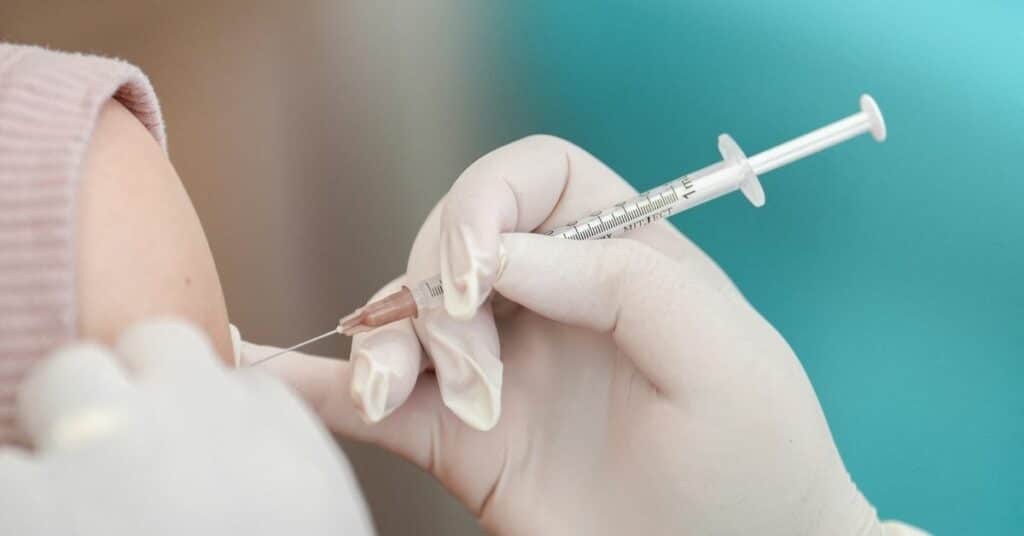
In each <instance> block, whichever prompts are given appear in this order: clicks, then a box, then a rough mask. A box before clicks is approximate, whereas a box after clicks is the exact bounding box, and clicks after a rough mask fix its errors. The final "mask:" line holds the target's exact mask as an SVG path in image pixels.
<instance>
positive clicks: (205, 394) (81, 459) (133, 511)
mask: <svg viewBox="0 0 1024 536" xmlns="http://www.w3.org/2000/svg"><path fill="white" fill-rule="evenodd" d="M116 350H117V353H118V356H117V358H115V356H114V355H112V354H111V353H110V352H108V351H107V350H106V349H104V348H102V347H99V346H96V345H89V344H83V345H78V346H74V347H71V348H68V349H65V350H63V351H60V352H58V353H57V354H56V355H54V356H53V357H51V358H50V359H48V360H47V361H45V362H43V363H42V364H41V365H40V366H39V367H38V368H37V369H35V371H34V373H32V375H31V376H30V377H29V378H28V379H27V380H26V382H25V384H24V385H23V389H22V391H21V394H20V397H19V406H18V409H19V418H20V422H21V423H22V424H23V425H24V426H25V427H26V428H27V431H28V432H29V434H30V436H31V438H32V440H33V442H34V444H35V445H36V446H37V451H36V452H32V453H28V452H25V451H20V450H15V449H13V448H7V449H4V450H2V451H0V534H10V535H15V534H17V535H19V536H21V535H25V536H28V535H35V534H47V535H50V534H75V535H80V536H91V535H96V536H100V535H103V536H137V535H141V534H148V535H159V534H167V535H175V536H181V535H186V534H188V535H227V534H239V535H245V536H259V535H267V536H269V535H279V534H304V535H308V534H311V535H324V536H326V535H352V534H356V535H362V534H372V533H373V529H372V526H371V525H370V522H369V519H368V516H367V514H366V510H365V505H364V503H363V500H362V497H361V495H360V494H359V492H358V490H356V489H354V488H353V485H352V483H353V482H354V479H353V478H352V476H351V470H350V468H349V467H348V465H347V464H346V463H345V461H344V460H343V459H342V458H341V456H340V455H339V452H338V450H337V447H336V445H335V444H334V443H333V441H332V440H331V438H330V436H329V435H328V434H327V433H326V431H325V430H324V429H323V428H322V426H321V424H320V423H319V422H318V420H317V419H316V418H315V416H314V415H312V414H311V413H310V412H309V411H308V410H307V408H306V407H305V405H304V404H303V403H302V402H301V401H300V400H299V399H298V398H297V397H295V396H294V395H293V394H292V393H291V392H289V390H288V388H287V387H286V386H284V385H283V384H281V383H280V382H278V381H277V380H276V379H274V378H272V377H270V376H268V375H266V374H265V373H263V372H262V371H259V370H256V369H251V370H246V371H239V372H232V371H228V370H226V369H224V368H223V367H222V366H221V365H220V364H219V362H218V360H217V359H216V358H215V357H214V353H213V350H212V348H211V347H210V344H209V342H208V341H207V340H206V338H205V337H204V336H202V335H200V333H199V332H198V331H197V330H196V329H194V328H193V327H191V326H190V325H186V324H184V323H181V322H173V321H163V322H152V323H148V324H142V325H139V326H137V327H135V328H133V329H130V330H129V331H127V332H126V333H125V334H124V335H123V336H122V337H121V339H120V341H119V343H118V345H117V348H116ZM118 358H121V359H120V360H119V359H118ZM119 361H120V362H119ZM122 365H123V366H122Z"/></svg>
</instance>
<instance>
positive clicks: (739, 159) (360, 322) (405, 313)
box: [252, 95, 886, 365]
mask: <svg viewBox="0 0 1024 536" xmlns="http://www.w3.org/2000/svg"><path fill="white" fill-rule="evenodd" d="M867 132H870V133H871V136H872V137H873V138H875V141H878V142H882V141H885V134H886V132H885V121H884V119H883V118H882V112H881V110H879V108H878V105H877V104H876V103H875V100H874V99H872V98H871V96H870V95H861V97H860V111H859V112H857V113H855V114H853V115H851V116H849V117H845V118H843V119H840V120H839V121H836V122H834V123H831V124H829V125H825V126H824V127H821V128H819V129H817V130H814V131H812V132H809V133H807V134H804V135H803V136H800V137H798V138H794V139H792V140H790V141H787V142H786V143H783V144H781V145H777V146H775V147H773V148H771V149H768V150H767V151H764V152H761V153H758V154H756V155H754V156H752V157H750V158H747V156H746V155H745V154H744V153H743V150H742V149H740V147H739V145H737V144H736V142H735V141H734V140H733V139H732V137H730V136H729V135H728V134H722V135H720V136H719V137H718V151H719V152H720V153H721V154H722V161H721V162H716V163H714V164H711V165H710V166H707V167H705V168H703V169H699V170H697V171H695V172H693V173H688V174H686V175H683V176H681V177H679V178H677V179H675V180H672V181H669V182H668V183H665V184H663V185H661V186H658V187H656V188H654V189H652V190H648V191H646V192H644V193H642V194H640V195H637V196H636V197H634V198H632V199H628V200H626V201H623V202H622V203H619V204H617V205H614V206H612V207H609V208H607V209H604V210H601V211H598V212H595V213H593V214H590V215H589V216H586V217H584V218H581V219H579V220H577V221H574V222H572V223H568V224H566V225H564V226H562V227H558V228H557V229H552V230H550V231H547V232H546V233H544V234H546V235H549V236H554V237H558V238H565V239H569V240H596V239H600V238H609V237H613V236H617V235H620V234H622V233H626V232H629V231H632V230H634V229H638V228H640V227H644V226H646V225H649V224H651V223H654V222H656V221H658V220H661V219H663V218H667V217H669V216H672V215H674V214H678V213H680V212H682V211H684V210H689V209H691V208H693V207H695V206H697V205H700V204H702V203H706V202H708V201H711V200H712V199H717V198H719V197H722V196H723V195H725V194H728V193H731V192H733V191H735V190H740V191H741V192H743V195H744V196H746V198H747V199H748V200H749V201H750V202H751V203H752V204H753V205H754V206H755V207H760V206H762V205H764V190H763V189H762V188H761V181H760V180H759V179H758V176H759V175H761V174H762V173H767V172H769V171H772V170H775V169H778V168H780V167H782V166H784V165H786V164H789V163H790V162H794V161H796V160H799V159H801V158H803V157H805V156H810V155H812V154H814V153H816V152H818V151H821V150H824V149H826V148H828V147H831V146H833V145H838V144H840V143H842V142H844V141H846V140H849V139H851V138H854V137H856V136H859V135H861V134H864V133H867ZM443 305H444V287H443V285H442V283H441V276H439V275H438V276H434V277H431V278H428V279H424V280H422V281H420V282H419V283H416V284H414V285H412V286H406V287H402V289H401V290H399V291H398V292H395V293H393V294H390V295H388V296H385V297H384V298H381V299H379V300H376V301H374V302H371V303H368V304H366V305H365V306H363V307H360V308H359V309H357V310H356V311H355V312H353V313H352V314H350V315H348V316H346V317H344V318H342V319H341V320H340V321H339V322H338V327H337V328H335V329H333V330H331V331H329V332H327V333H324V334H322V335H318V336H317V337H314V338H312V339H309V340H308V341H303V342H301V343H299V344H297V345H295V346H293V347H291V348H289V349H287V350H284V351H281V352H278V353H276V354H273V355H270V356H267V357H264V358H262V359H260V360H259V361H256V362H255V363H252V365H256V364H259V363H262V362H263V361H266V360H268V359H271V358H274V357H277V356H278V355H281V354H283V353H285V352H288V351H291V350H294V349H296V348H299V347H301V346H305V345H306V344H309V343H311V342H313V341H316V340H319V339H322V338H324V337H327V336H329V335H333V334H335V333H340V334H343V335H349V336H351V335H355V334H357V333H362V332H364V331H368V330H370V329H373V328H375V327H379V326H383V325H386V324H390V323H392V322H396V321H398V320H402V319H405V318H416V317H417V316H419V315H420V313H422V312H423V311H426V310H430V309H437V308H440V307H442V306H443Z"/></svg>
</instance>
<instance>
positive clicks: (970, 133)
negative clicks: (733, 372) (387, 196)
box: [477, 0, 1024, 534]
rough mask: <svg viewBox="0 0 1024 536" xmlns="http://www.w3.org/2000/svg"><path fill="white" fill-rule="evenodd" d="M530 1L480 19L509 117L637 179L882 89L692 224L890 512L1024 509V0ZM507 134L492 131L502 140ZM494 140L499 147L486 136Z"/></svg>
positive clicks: (957, 530)
mask: <svg viewBox="0 0 1024 536" xmlns="http://www.w3.org/2000/svg"><path fill="white" fill-rule="evenodd" d="M768 4H769V3H768V2H737V1H726V2H717V3H715V5H714V6H711V5H698V4H694V5H688V4H686V3H683V2H653V1H651V2H615V3H597V2H587V1H576V2H515V3H507V4H505V5H503V6H501V7H495V8H492V10H491V11H490V12H489V13H488V14H487V15H486V18H487V20H485V21H483V23H482V24H481V25H480V30H479V31H480V33H479V35H478V36H477V39H478V41H479V42H480V44H481V46H482V48H483V49H484V52H483V54H484V56H485V59H486V61H485V62H484V64H485V65H486V67H484V68H483V69H482V70H481V72H480V73H479V76H480V77H481V78H482V79H486V80H487V81H488V84H489V86H490V89H489V93H488V97H487V99H488V102H487V104H488V108H489V110H490V111H489V112H488V113H489V114H490V115H489V116H488V117H487V118H485V120H486V122H487V123H488V124H489V125H490V127H489V128H490V129H491V133H490V134H491V136H490V137H493V138H494V139H498V140H511V139H514V138H517V137H519V136H522V135H526V134H529V133H535V132H546V133H551V134H556V135H559V136H563V137H565V138H568V139H571V140H573V141H575V142H577V143H578V144H579V145H581V146H583V147H584V148H586V149H588V150H590V151H591V152H593V153H594V154H595V155H597V156H598V157H599V158H601V159H603V160H604V161H606V162H607V163H608V164H609V165H611V166H612V167H613V168H614V169H615V170H617V171H618V172H619V173H620V174H622V175H623V176H624V177H626V178H627V179H628V180H630V181H631V182H632V183H633V184H634V185H635V186H636V187H637V188H640V189H643V188H646V187H650V186H654V185H656V184H659V183H661V182H663V181H665V180H667V179H669V178H673V177H675V176H676V175H678V174H680V173H681V172H684V171H691V170H694V169H697V168H699V167H702V166H704V165H706V164H708V163H710V162H712V161H714V160H716V159H717V158H719V157H718V153H717V150H716V143H715V139H716V136H717V135H718V134H719V133H720V132H728V133H730V134H732V135H733V137H734V138H735V139H736V140H737V141H738V142H739V144H740V146H741V147H743V148H744V150H745V151H746V152H747V153H748V154H753V153H756V152H758V151H760V150H763V149H765V148H767V147H769V146H770V145H773V144H775V143H779V142H781V141H783V140H785V139H788V138H791V137H793V136H796V135H798V134H802V133H804V132H805V131H808V130H810V129H812V128H816V127H818V126H820V125H822V124H824V123H826V122H829V121H832V120H835V119H838V118H840V117H842V116H845V115H848V114H850V113H853V112H855V111H856V110H857V98H858V96H859V94H860V93H861V92H868V93H871V94H872V95H873V96H874V97H875V98H876V99H877V101H878V102H879V104H880V106H881V108H882V110H883V112H884V115H885V117H886V121H887V123H888V127H889V139H888V141H887V142H886V143H884V144H881V145H879V144H876V143H874V142H873V141H872V140H871V139H870V138H868V137H862V138H859V139H857V140H854V141H852V142H850V143H847V144H844V145H842V146H840V147H838V148H835V149H832V150H830V151H828V152H825V153H822V154H819V155H816V156H814V157H812V158H810V159H807V160H803V161H801V162H798V163H796V164H793V165H790V166H788V167H785V168H783V169H781V170H778V171H775V172H772V173H770V174H767V175H765V176H764V177H762V180H763V183H764V187H765V190H766V193H767V199H768V202H767V205H766V206H765V207H764V208H761V209H756V210H755V209H754V208H752V207H751V206H750V205H749V204H748V203H747V202H746V200H745V199H744V198H743V197H742V196H741V195H739V194H737V195H732V196H729V197H727V198H725V199H722V200H719V201H716V202H714V203H713V204H710V205H707V206H704V207H700V208H698V209H696V210H694V211H691V212H688V213H686V214H683V215H680V216H677V217H676V218H675V219H674V220H673V222H674V223H675V224H676V225H678V226H679V227H680V228H681V229H682V230H683V231H684V232H685V233H686V234H688V235H689V236H690V237H691V238H692V239H693V240H694V241H696V242H697V243H698V244H699V245H700V246H701V247H703V248H704V249H705V250H706V251H708V252H709V253H710V254H711V255H712V256H713V257H714V258H715V259H716V260H717V261H718V262H719V263H720V264H721V265H722V266H723V267H724V268H725V270H726V271H727V272H728V273H729V274H730V275H731V276H732V277H733V278H734V280H735V281H736V282H737V284H738V285H739V287H740V288H741V289H742V290H743V292H744V293H745V294H746V295H747V297H748V298H749V299H750V300H751V301H752V302H753V303H754V305H755V306H756V307H757V308H758V309H759V310H760V311H761V312H762V313H763V314H764V315H765V316H766V317H767V318H768V319H769V320H770V321H771V322H772V323H774V324H775V325H776V326H777V327H778V328H779V330H780V331H781V332H782V333H783V334H784V335H785V336H786V338H787V339H788V340H789V342H790V343H791V344H792V345H793V347H794V348H795V349H796V351H797V354H798V355H799V356H800V358H801V360H802V361H803V364H804V366H805V367H806V369H807V372H808V373H809V374H810V376H811V379H812V381H813V382H814V386H815V388H816V390H817V393H818V396H819V397H820V399H821V403H822V405H823V406H824V408H825V411H826V414H827V415H828V418H829V422H830V424H831V426H832V431H833V433H834V435H835V438H836V441H837V443H838V445H839V448H840V451H841V452H842V454H843V458H844V460H845V461H846V464H847V467H848V469H849V470H850V473H851V474H852V475H853V478H854V480H855V481H856V482H857V483H858V485H859V486H860V487H861V489H862V490H863V491H864V493H865V494H866V495H867V496H868V498H869V499H870V500H871V501H872V502H873V503H874V504H875V505H876V506H877V508H878V510H879V513H880V515H881V516H882V517H883V518H897V519H902V520H905V521H908V522H911V523H914V524H917V525H919V526H921V527H924V528H927V529H928V530H930V531H932V532H934V533H937V534H968V533H971V534H986V533H989V534H1006V533H1011V532H1013V533H1019V531H1020V530H1021V527H1024V506H1022V505H1024V476H1022V475H1024V470H1022V462H1021V453H1022V446H1024V431H1022V425H1021V417H1022V414H1024V390H1022V389H1021V381H1020V380H1021V372H1022V370H1024V365H1022V364H1021V357H1022V354H1024V352H1022V350H1021V347H1022V345H1024V327H1022V323H1021V316H1022V313H1024V285H1022V283H1021V277H1020V276H1021V273H1022V272H1024V216H1022V212H1024V211H1022V207H1021V199H1022V198H1024V197H1022V196H1024V175H1022V173H1021V172H1020V168H1019V166H1020V159H1021V158H1022V156H1024V143H1022V141H1021V140H1022V138H1021V134H1020V133H1021V132H1022V131H1024V8H1022V7H1021V3H1019V2H1004V3H994V2H972V3H968V2H948V1H947V2H923V1H916V2H883V1H880V0H870V1H858V2H809V1H808V2H788V3H779V4H775V3H771V4H772V5H768ZM488 141H490V140H488ZM482 149H486V148H484V147H482Z"/></svg>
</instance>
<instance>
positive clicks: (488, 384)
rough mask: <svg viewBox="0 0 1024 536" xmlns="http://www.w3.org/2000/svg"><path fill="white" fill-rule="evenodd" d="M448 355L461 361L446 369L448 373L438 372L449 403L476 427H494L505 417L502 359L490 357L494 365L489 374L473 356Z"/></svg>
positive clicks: (444, 397) (478, 428)
mask: <svg viewBox="0 0 1024 536" xmlns="http://www.w3.org/2000/svg"><path fill="white" fill-rule="evenodd" d="M448 355H449V359H452V360H457V362H454V363H452V364H451V365H452V366H449V367H446V368H445V370H446V372H449V373H448V374H444V375H438V382H439V386H440V389H441V398H442V399H443V400H444V404H445V406H448V409H450V410H451V411H452V413H454V414H455V415H457V416H458V417H459V418H460V419H462V421H463V422H465V423H466V424H467V425H469V426H470V427H472V428H475V429H477V430H481V431H487V430H490V429H491V428H494V426H495V425H496V424H498V418H499V417H500V416H501V378H502V365H501V362H500V361H498V360H497V359H489V360H487V362H488V363H493V364H494V366H493V367H492V368H493V370H491V371H490V374H487V373H486V372H485V371H484V370H483V369H482V368H481V367H480V365H479V363H477V361H476V360H474V359H472V358H471V357H469V356H466V355H457V354H448Z"/></svg>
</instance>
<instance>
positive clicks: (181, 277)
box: [77, 101, 232, 361]
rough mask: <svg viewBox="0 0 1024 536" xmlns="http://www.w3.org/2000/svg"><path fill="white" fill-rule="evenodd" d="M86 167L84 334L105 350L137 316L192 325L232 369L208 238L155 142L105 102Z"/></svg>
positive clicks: (81, 274) (81, 210) (81, 248)
mask: <svg viewBox="0 0 1024 536" xmlns="http://www.w3.org/2000/svg"><path fill="white" fill-rule="evenodd" d="M82 169H83V171H82V177H81V181H80V188H81V189H80V192H79V196H78V203H79V205H78V214H77V228H78V237H77V259H78V270H77V277H78V304H79V305H78V313H79V316H78V327H79V333H80V335H81V336H82V337H83V338H87V339H94V340H99V341H101V342H104V343H108V344H109V343H111V342H113V340H114V338H115V337H116V336H117V334H118V333H119V332H120V331H121V330H122V329H124V328H125V327H127V326H128V325H130V324H132V323H134V322H137V321H138V320H140V319H142V318H145V317H149V316H154V315H161V316H168V315H174V316H177V317H181V318H185V319H187V320H190V321H192V322H194V323H196V324H198V325H199V326H200V328H202V329H203V330H204V331H206V333H207V334H208V335H209V336H210V339H211V340H212V341H213V344H214V347H215V348H216V349H217V352H218V353H219V354H220V356H221V357H222V358H223V359H225V360H226V361H230V358H231V354H232V353H231V342H230V337H229V335H228V319H227V310H226V307H225V304H224V295H223V291H222V290H221V286H220V280H219V279H218V277H217V270H216V267H215V266H214V263H213V256H212V254H211V253H210V247H209V245H208V244H207V242H206V235H205V234H204V233H203V228H202V225H201V224H200V223H199V218H198V216H197V215H196V213H195V209H194V208H193V207H192V202H191V201H190V200H189V198H188V194H187V193H186V192H185V189H184V187H183V186H182V184H181V181H180V179H179V178H178V175H177V173H176V172H175V170H174V168H173V167H172V166H171V163H170V161H168V159H167V156H166V155H165V154H164V152H163V151H162V150H161V149H160V146H159V145H158V144H157V142H156V140H154V139H153V137H152V136H151V135H150V133H149V132H148V131H147V130H146V128H145V127H144V126H143V125H142V124H141V123H140V122H139V121H138V120H137V119H136V118H135V116H133V115H132V114H131V112H129V111H128V110H127V109H125V108H124V107H123V106H122V105H121V104H119V103H117V102H115V101H110V102H108V103H107V104H105V105H104V107H103V109H102V111H101V112H100V117H99V120H98V122H97V126H96V131H95V132H94V133H93V137H92V140H91V142H90V145H89V149H88V152H87V154H86V157H85V162H84V165H83V168H82Z"/></svg>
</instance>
